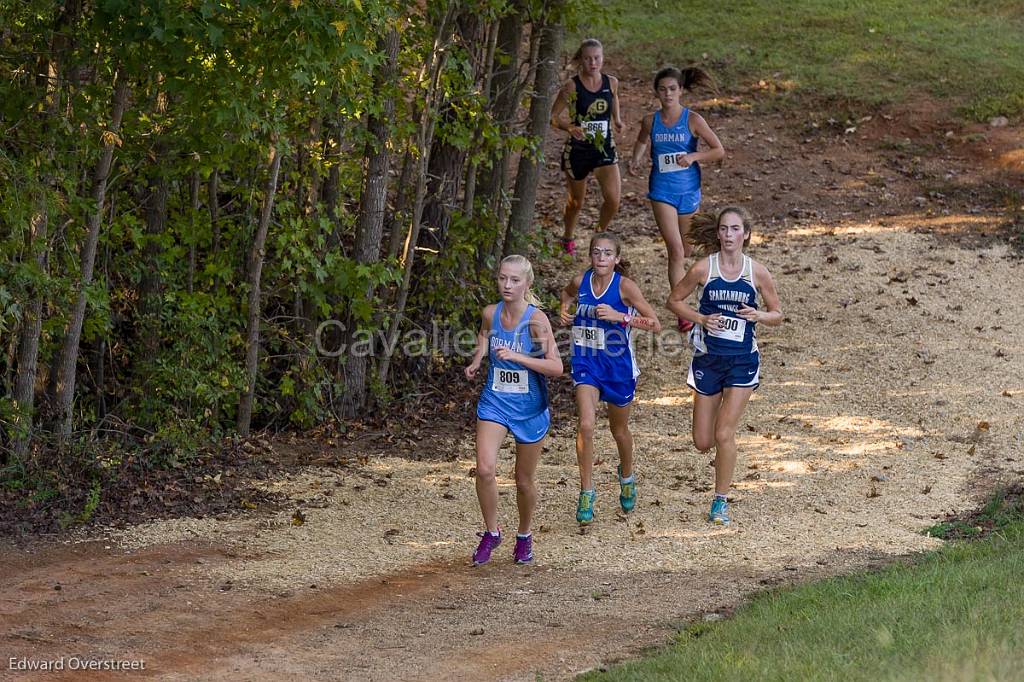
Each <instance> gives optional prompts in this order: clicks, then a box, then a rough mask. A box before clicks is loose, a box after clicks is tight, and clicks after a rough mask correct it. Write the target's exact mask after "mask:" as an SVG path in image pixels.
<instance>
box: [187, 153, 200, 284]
mask: <svg viewBox="0 0 1024 682" xmlns="http://www.w3.org/2000/svg"><path fill="white" fill-rule="evenodd" d="M199 181H200V178H199V171H197V170H194V171H192V179H191V182H189V185H188V198H189V205H190V206H191V207H192V215H191V216H190V220H189V225H190V226H191V228H192V229H191V234H190V235H189V236H188V237H189V238H188V279H187V280H186V282H185V286H186V287H187V290H188V293H189V294H192V293H193V291H194V290H195V281H196V230H197V229H198V228H197V226H196V220H197V219H198V218H199Z"/></svg>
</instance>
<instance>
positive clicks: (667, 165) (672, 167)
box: [658, 153, 686, 173]
mask: <svg viewBox="0 0 1024 682" xmlns="http://www.w3.org/2000/svg"><path fill="white" fill-rule="evenodd" d="M677 156H679V154H675V153H672V154H658V172H660V173H678V172H679V171H681V170H686V169H685V168H683V167H682V166H680V165H679V164H678V163H677V162H676V157H677Z"/></svg>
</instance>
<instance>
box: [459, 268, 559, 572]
mask: <svg viewBox="0 0 1024 682" xmlns="http://www.w3.org/2000/svg"><path fill="white" fill-rule="evenodd" d="M532 283H533V267H532V266H531V265H530V261H528V260H527V259H526V258H524V257H523V256H517V255H513V256H507V257H506V258H504V259H503V260H502V261H501V266H500V267H499V269H498V293H499V294H501V301H499V302H498V303H496V304H492V305H489V306H487V307H486V308H484V309H483V313H482V315H481V320H480V331H479V333H478V335H477V347H476V353H475V354H474V355H473V360H472V362H470V364H469V366H467V367H466V370H465V373H466V378H467V379H473V378H475V377H476V375H477V372H479V371H480V366H481V364H482V363H483V359H484V355H486V356H487V357H488V360H489V367H488V370H487V381H486V383H485V384H484V387H483V390H482V391H481V393H480V401H479V403H478V404H477V410H476V416H477V422H476V495H477V499H478V500H479V501H480V510H481V512H483V517H484V525H485V526H486V528H485V530H484V531H483V532H482V533H479V534H478V535H479V536H480V544H479V546H478V547H477V549H476V552H474V553H473V564H474V565H477V566H479V565H480V564H485V563H487V562H488V561H490V559H491V553H492V552H493V551H494V549H495V548H496V547H497V546H498V545H500V544H501V540H502V537H501V530H500V529H499V528H498V482H497V479H496V478H495V471H496V469H497V464H498V450H499V449H500V448H501V443H502V441H504V440H505V436H506V435H507V434H508V433H509V432H511V433H512V435H513V437H514V438H515V439H516V463H515V478H516V504H517V506H518V508H519V532H518V534H517V535H516V546H515V550H514V552H513V559H514V561H515V562H516V563H517V564H525V563H529V562H530V561H532V560H533V536H532V535H531V533H530V523H531V521H532V519H533V511H534V509H535V507H536V506H537V485H536V482H535V481H534V473H535V472H536V470H537V462H538V460H539V459H540V453H541V445H542V444H543V441H544V436H545V435H546V434H547V432H548V426H549V425H550V424H551V417H550V414H549V412H548V393H547V382H546V379H545V377H557V376H559V375H561V373H562V358H561V357H560V356H559V354H558V346H557V345H556V343H555V338H554V334H552V332H551V323H550V322H549V321H548V318H547V315H545V314H544V313H543V312H542V311H540V310H539V309H538V308H537V306H538V305H539V303H540V302H539V301H538V300H537V297H536V296H535V295H534V294H533V292H532V291H531V289H530V285H531V284H532Z"/></svg>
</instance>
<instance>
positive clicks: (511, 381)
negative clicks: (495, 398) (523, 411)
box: [491, 367, 530, 393]
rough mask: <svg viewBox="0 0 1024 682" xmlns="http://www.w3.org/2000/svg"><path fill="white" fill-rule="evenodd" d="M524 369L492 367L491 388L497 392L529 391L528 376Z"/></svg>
mask: <svg viewBox="0 0 1024 682" xmlns="http://www.w3.org/2000/svg"><path fill="white" fill-rule="evenodd" d="M527 372H528V370H525V369H502V368H500V367H495V368H494V381H493V382H492V383H491V390H492V391H496V392H498V393H529V392H530V376H529V374H528V373H527Z"/></svg>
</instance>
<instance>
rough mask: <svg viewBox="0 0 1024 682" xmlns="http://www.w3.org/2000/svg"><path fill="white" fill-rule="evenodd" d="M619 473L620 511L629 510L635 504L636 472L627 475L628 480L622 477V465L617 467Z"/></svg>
mask: <svg viewBox="0 0 1024 682" xmlns="http://www.w3.org/2000/svg"><path fill="white" fill-rule="evenodd" d="M618 474H619V505H620V506H621V507H622V511H624V512H627V513H628V512H631V511H633V507H635V506H636V472H635V471H634V472H633V474H632V475H631V476H630V477H629V480H628V481H624V480H623V479H622V465H621V464H620V465H619V468H618Z"/></svg>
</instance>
